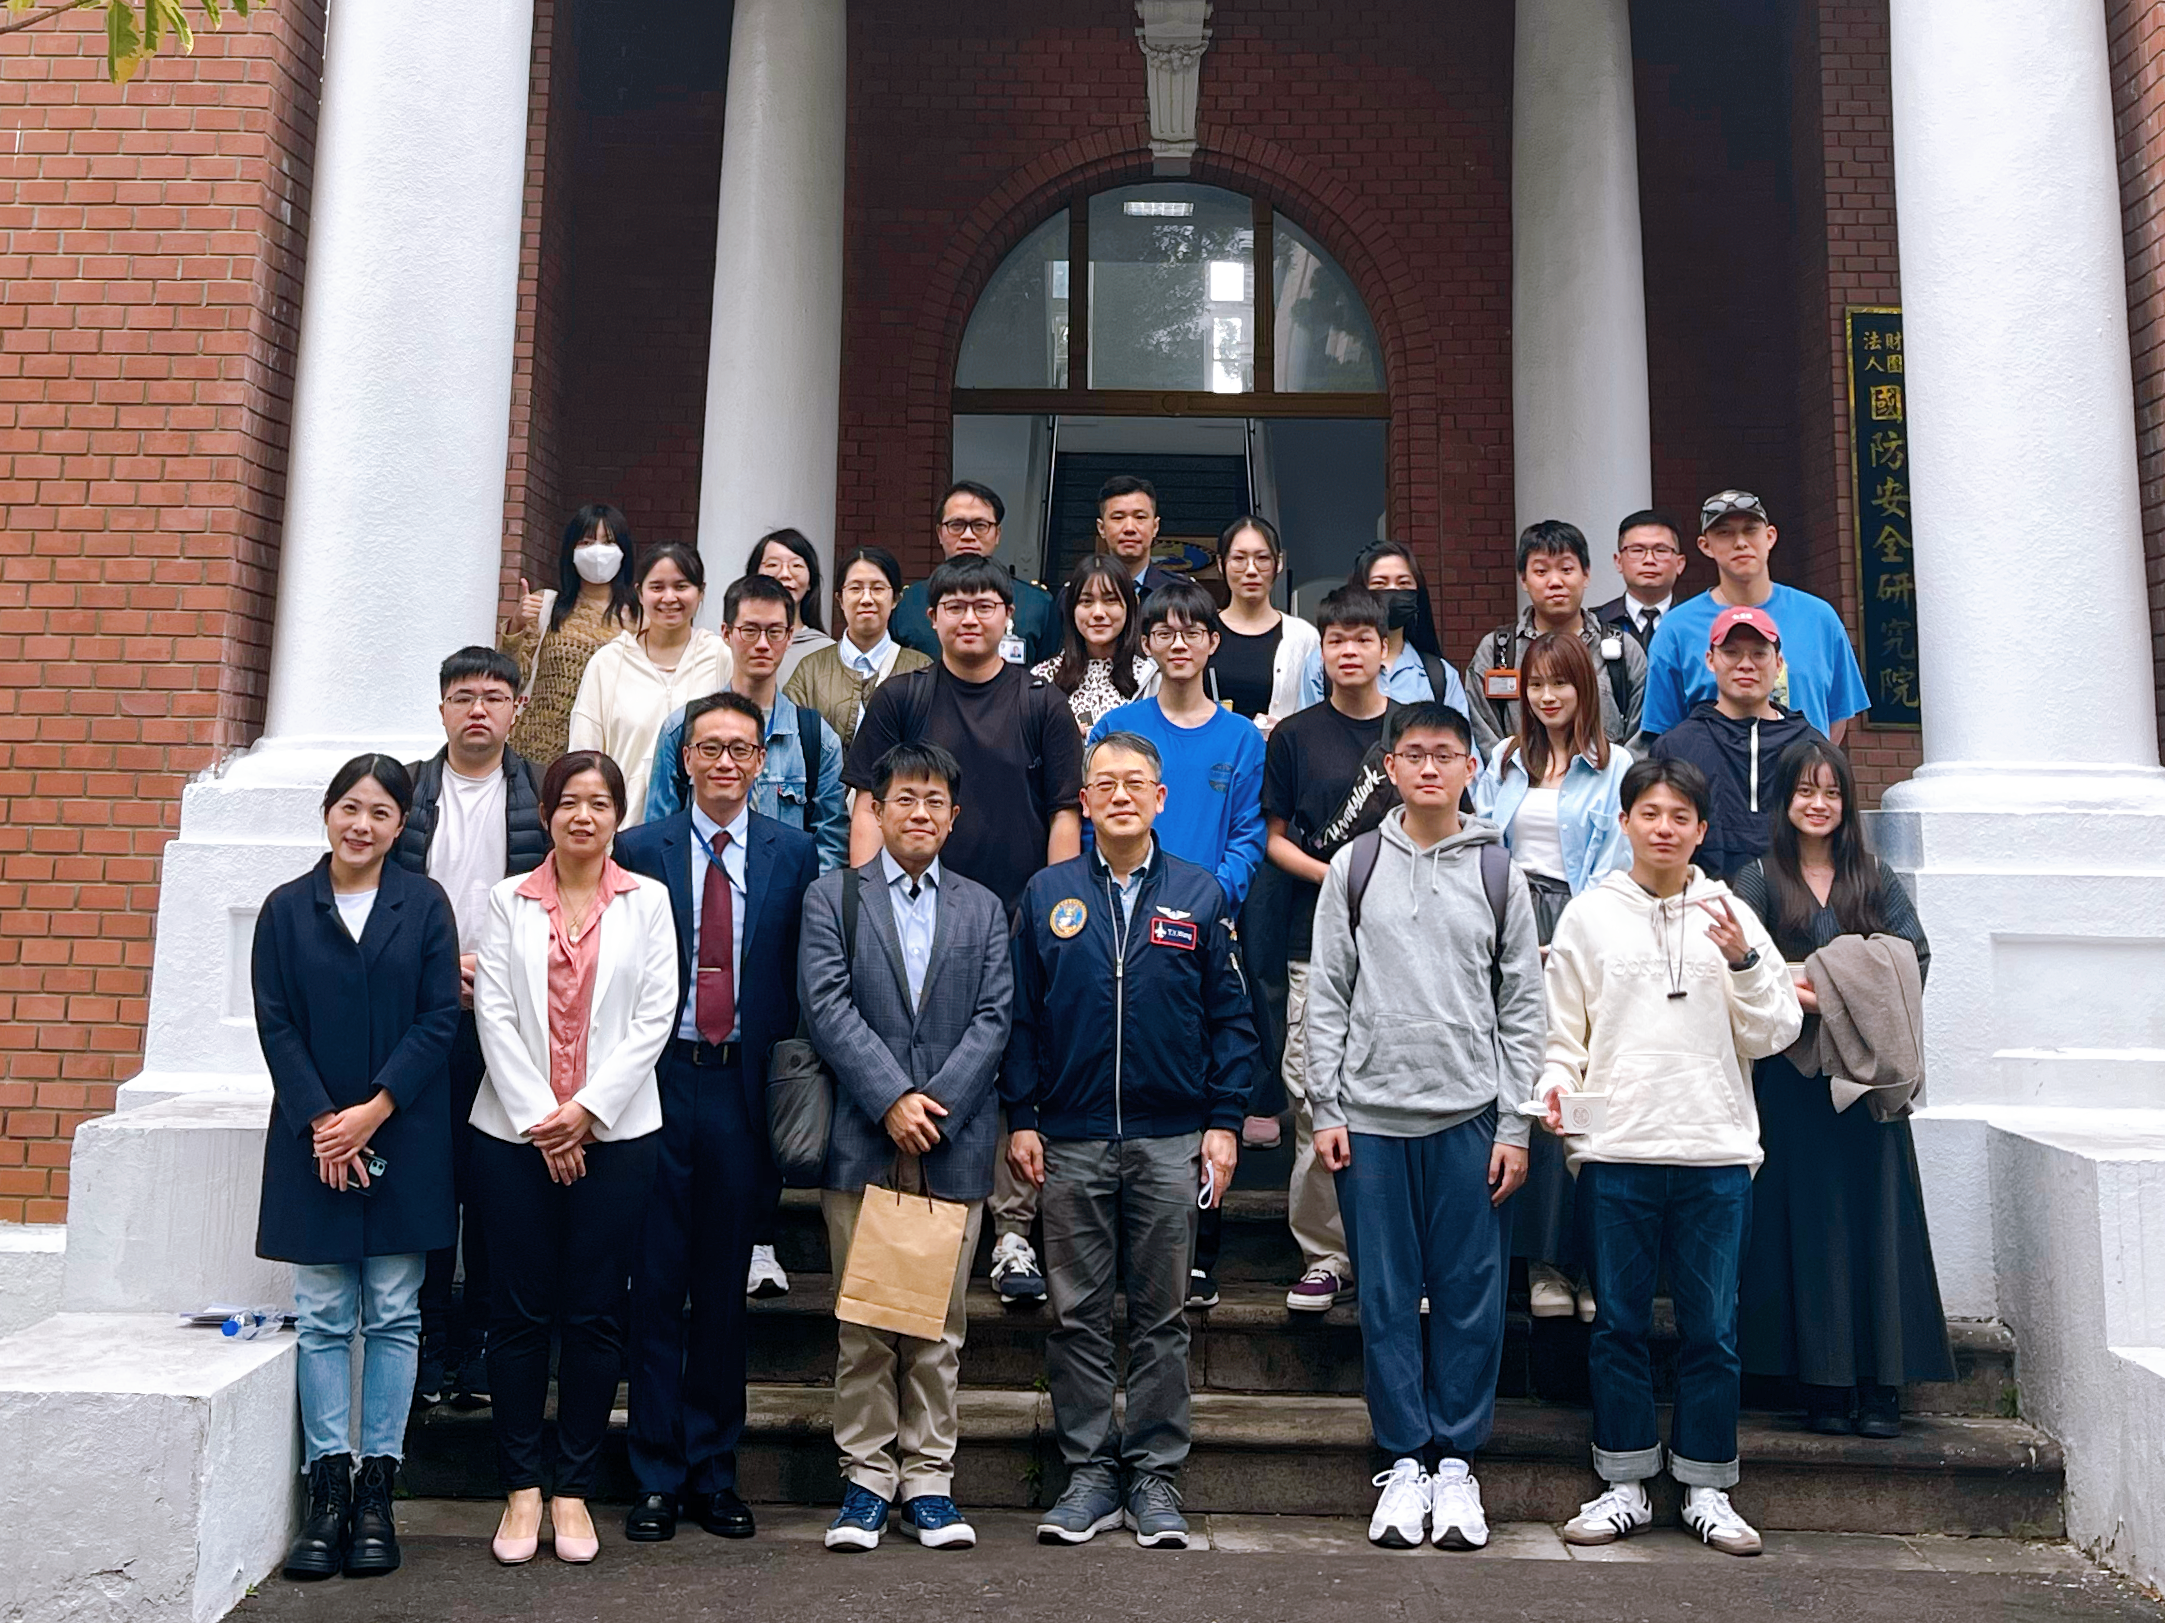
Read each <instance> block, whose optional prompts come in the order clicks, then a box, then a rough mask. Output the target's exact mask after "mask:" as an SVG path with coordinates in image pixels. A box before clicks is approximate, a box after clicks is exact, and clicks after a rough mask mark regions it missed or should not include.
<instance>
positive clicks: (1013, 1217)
mask: <svg viewBox="0 0 2165 1623" xmlns="http://www.w3.org/2000/svg"><path fill="white" fill-rule="evenodd" d="M1037 1197H1038V1187H1037V1185H1036V1184H1034V1183H1031V1182H1030V1181H1029V1180H1027V1179H1025V1178H1018V1177H1016V1176H1015V1174H1014V1172H1013V1171H1012V1170H1011V1169H1010V1168H1009V1166H1008V1164H1007V1112H1006V1111H1005V1110H1002V1111H1001V1112H1000V1136H999V1138H998V1139H997V1140H996V1141H995V1142H994V1144H993V1147H992V1199H990V1200H988V1201H987V1202H985V1209H986V1210H987V1211H989V1212H991V1213H992V1232H993V1233H994V1234H995V1235H1001V1234H1019V1235H1021V1236H1022V1237H1023V1238H1024V1239H1025V1240H1027V1239H1028V1238H1029V1237H1030V1225H1031V1224H1032V1223H1035V1222H1036V1221H1037Z"/></svg>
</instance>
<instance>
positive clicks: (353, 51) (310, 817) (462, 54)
mask: <svg viewBox="0 0 2165 1623" xmlns="http://www.w3.org/2000/svg"><path fill="white" fill-rule="evenodd" d="M532 35H533V5H532V0H460V3H459V4H457V5H452V6H446V5H443V4H440V3H439V0H332V5H331V7H330V13H329V27H328V32H327V34H326V37H325V41H324V61H323V96H322V102H321V112H320V116H319V122H318V126H317V137H316V162H315V189H314V195H313V198H312V202H311V209H310V219H309V236H308V264H307V269H306V273H305V282H304V290H303V295H302V307H301V335H300V354H299V358H298V362H297V374H296V378H295V384H294V411H293V450H292V457H291V462H290V464H289V474H288V480H287V500H286V519H285V525H284V529H283V534H282V538H281V544H280V553H279V578H278V619H277V625H276V629H275V631H274V634H273V639H272V645H271V680H270V702H269V711H268V715H267V717H266V726H265V729H264V736H263V740H262V742H260V743H259V744H257V745H256V747H255V748H254V749H252V750H250V751H249V752H248V753H247V754H246V755H243V756H241V757H240V758H239V759H237V760H235V761H234V762H232V763H231V764H230V765H228V766H227V767H226V769H225V770H223V771H222V772H219V773H217V774H214V775H209V774H207V775H206V776H205V777H204V778H202V779H201V780H199V781H197V782H195V783H193V784H190V785H189V786H188V789H187V790H186V792H185V794H184V796H183V798H182V802H181V824H180V836H179V838H177V839H175V840H174V841H173V842H172V843H170V844H169V845H168V846H167V847H166V849H165V857H164V863H163V869H162V872H161V875H160V880H161V886H162V889H161V894H160V898H159V904H158V936H157V948H156V957H155V960H154V969H153V975H152V981H151V996H150V1019H149V1030H148V1032H147V1034H146V1043H145V1055H144V1071H143V1074H142V1075H141V1076H140V1077H138V1078H137V1079H136V1080H135V1081H134V1082H132V1083H130V1084H129V1086H128V1087H127V1088H126V1089H123V1091H122V1100H123V1103H124V1104H136V1103H141V1102H143V1101H144V1100H145V1099H147V1098H149V1097H152V1096H155V1095H158V1094H162V1093H169V1092H173V1091H177V1090H182V1089H189V1088H199V1087H209V1086H221V1085H224V1086H232V1085H254V1086H261V1085H262V1074H263V1061H262V1056H261V1054H260V1052H259V1051H258V1049H257V1046H256V1039H255V1029H254V1021H253V1018H252V1012H253V1011H252V1008H251V1003H250V998H249V991H248V958H249V940H250V931H251V929H252V928H253V924H254V917H255V910H256V908H257V906H258V904H259V903H260V902H261V901H262V899H263V897H264V895H265V893H267V892H268V891H269V890H271V889H272V888H273V887H274V886H276V885H277V884H279V883H280V882H282V881H284V880H286V879H289V878H291V877H292V876H293V875H295V874H297V873H299V872H301V871H303V870H304V869H305V868H306V867H307V866H308V865H309V864H310V863H312V862H314V861H315V860H316V858H317V856H318V855H319V854H320V853H321V852H322V850H323V823H322V814H321V811H320V809H319V801H320V799H321V796H322V793H323V789H324V785H325V784H326V783H327V782H328V781H329V779H330V776H331V774H332V772H333V771H335V770H336V768H337V766H338V764H339V763H340V762H342V761H344V760H346V759H348V758H350V757H351V756H354V755H357V754H359V753H361V752H362V751H364V750H382V751H384V752H386V753H388V754H391V755H395V756H397V757H398V758H399V759H401V760H413V759H415V758H417V757H420V756H424V755H429V754H433V753H434V752H435V751H436V750H437V749H438V748H439V747H441V745H442V743H443V731H442V727H441V725H440V723H439V722H438V720H437V709H436V666H437V663H438V661H440V660H441V659H442V658H443V656H444V655H445V654H448V653H449V652H451V651H452V650H453V649H454V648H458V647H460V646H462V645H463V644H466V643H473V642H492V641H493V640H494V638H493V635H492V631H493V621H494V618H495V605H496V596H497V574H498V570H499V568H500V566H501V561H502V555H503V510H504V464H505V457H506V454H507V451H508V448H509V440H510V423H511V378H512V342H513V338H514V333H515V321H516V315H517V304H518V279H519V227H520V216H521V211H522V207H523V203H524V195H525V186H526V108H527V79H528V73H529V69H530V64H531V57H532V44H533V40H532Z"/></svg>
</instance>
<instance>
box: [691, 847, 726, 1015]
mask: <svg viewBox="0 0 2165 1623" xmlns="http://www.w3.org/2000/svg"><path fill="white" fill-rule="evenodd" d="M728 844H729V830H727V829H726V828H725V829H723V830H722V831H721V832H720V833H719V834H717V835H715V836H714V846H713V851H712V854H711V855H710V856H709V857H708V859H707V877H706V888H705V890H704V891H703V892H702V894H701V898H700V903H699V985H698V993H697V1001H696V1002H695V1003H694V1004H693V1005H692V1014H693V1017H694V1019H695V1020H696V1021H697V1022H698V1025H699V1035H700V1036H702V1037H704V1038H705V1039H706V1040H707V1041H708V1042H710V1043H722V1042H727V1041H728V1040H729V1033H730V1031H731V1030H732V1029H733V1028H734V1027H735V1025H736V1023H737V978H736V974H735V972H734V971H733V970H732V969H731V967H730V962H729V960H730V946H731V937H733V936H734V935H735V934H736V929H735V920H734V918H733V916H732V913H733V904H732V902H731V900H730V889H729V875H728V874H726V873H724V872H723V871H722V850H723V848H724V847H725V846H727V845H728Z"/></svg>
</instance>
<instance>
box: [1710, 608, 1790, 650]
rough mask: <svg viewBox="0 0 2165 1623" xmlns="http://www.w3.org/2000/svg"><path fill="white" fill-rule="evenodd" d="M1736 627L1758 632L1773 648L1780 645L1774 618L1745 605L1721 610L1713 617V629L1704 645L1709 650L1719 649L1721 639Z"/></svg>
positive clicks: (1761, 610) (1780, 638) (1778, 632)
mask: <svg viewBox="0 0 2165 1623" xmlns="http://www.w3.org/2000/svg"><path fill="white" fill-rule="evenodd" d="M1738 626H1750V627H1751V628H1752V630H1754V631H1756V632H1758V633H1759V635H1760V636H1762V637H1764V638H1766V640H1767V641H1768V642H1770V643H1772V644H1774V646H1775V647H1777V648H1779V647H1781V645H1782V634H1781V631H1780V629H1779V628H1778V627H1777V626H1776V625H1775V624H1774V616H1773V615H1771V614H1769V613H1767V611H1766V610H1765V609H1755V608H1751V607H1748V606H1745V605H1739V606H1738V607H1736V608H1731V609H1723V610H1722V611H1721V613H1719V614H1717V615H1715V616H1714V629H1713V630H1712V631H1711V632H1710V633H1708V635H1707V640H1706V645H1707V646H1708V647H1709V648H1719V647H1720V646H1721V644H1722V639H1723V638H1724V637H1726V636H1728V635H1729V633H1730V632H1732V631H1734V630H1735V629H1736V628H1737V627H1738Z"/></svg>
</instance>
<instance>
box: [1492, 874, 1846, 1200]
mask: <svg viewBox="0 0 2165 1623" xmlns="http://www.w3.org/2000/svg"><path fill="white" fill-rule="evenodd" d="M1729 894H1730V891H1729V887H1728V886H1727V885H1725V884H1723V883H1722V882H1721V881H1720V880H1718V879H1709V878H1707V877H1706V876H1705V875H1703V874H1701V873H1700V872H1699V870H1698V869H1697V868H1694V869H1692V870H1691V875H1690V878H1689V880H1688V882H1687V883H1686V884H1685V886H1684V892H1683V894H1682V895H1681V896H1672V897H1670V898H1669V899H1668V900H1667V901H1664V902H1657V901H1655V899H1654V898H1653V897H1652V896H1650V895H1648V894H1647V893H1646V891H1645V890H1643V889H1641V888H1640V886H1639V884H1638V882H1637V881H1635V880H1634V879H1633V878H1632V877H1631V875H1630V873H1628V872H1618V873H1612V874H1610V875H1609V876H1608V877H1607V878H1605V879H1604V880H1602V882H1601V883H1600V884H1599V885H1597V886H1595V887H1594V888H1593V889H1592V890H1589V891H1587V892H1586V893H1585V894H1583V895H1581V896H1579V897H1578V898H1576V899H1575V900H1574V901H1573V902H1572V904H1571V905H1570V906H1569V907H1567V908H1565V909H1564V914H1563V917H1562V919H1560V920H1559V921H1558V923H1557V926H1556V936H1555V939H1554V940H1553V941H1551V942H1550V943H1549V963H1548V973H1547V982H1548V994H1549V1041H1548V1052H1547V1055H1546V1057H1545V1060H1544V1062H1543V1065H1542V1071H1541V1082H1540V1085H1539V1087H1538V1088H1537V1089H1536V1095H1535V1096H1536V1097H1537V1098H1546V1097H1547V1095H1548V1094H1549V1093H1550V1092H1551V1091H1552V1090H1554V1089H1557V1088H1565V1089H1570V1090H1573V1091H1583V1092H1588V1093H1605V1094H1607V1095H1608V1096H1609V1117H1608V1121H1607V1123H1606V1125H1604V1126H1603V1127H1602V1129H1601V1131H1600V1132H1598V1133H1590V1134H1580V1135H1574V1136H1572V1137H1569V1138H1567V1139H1565V1141H1564V1142H1565V1146H1566V1148H1567V1150H1568V1152H1569V1158H1570V1165H1571V1170H1572V1171H1573V1172H1576V1171H1578V1169H1579V1167H1580V1165H1581V1164H1582V1163H1584V1162H1587V1161H1626V1162H1638V1163H1654V1164H1657V1165H1669V1166H1747V1167H1750V1168H1751V1169H1752V1170H1753V1171H1755V1172H1756V1171H1757V1170H1758V1168H1759V1163H1760V1161H1761V1159H1762V1158H1763V1157H1762V1154H1761V1151H1760V1148H1759V1111H1758V1108H1757V1106H1755V1105H1754V1104H1753V1102H1752V1084H1751V1062H1752V1061H1753V1060H1755V1059H1763V1058H1765V1057H1766V1056H1767V1055H1769V1054H1778V1053H1780V1052H1781V1051H1782V1050H1783V1049H1784V1048H1787V1047H1788V1046H1789V1045H1790V1044H1791V1043H1792V1042H1794V1041H1795V1040H1796V1037H1797V1032H1798V1030H1799V1029H1800V1028H1801V1027H1802V1025H1803V1022H1804V1011H1803V1010H1802V1009H1801V1008H1799V1007H1798V1005H1797V993H1796V988H1795V987H1794V986H1793V985H1791V984H1790V979H1789V972H1788V970H1787V969H1785V968H1784V967H1783V964H1782V955H1781V953H1780V952H1779V951H1778V950H1776V948H1775V945H1774V942H1773V939H1772V938H1771V937H1770V936H1769V935H1768V934H1767V931H1766V926H1765V925H1763V924H1761V923H1760V922H1759V917H1758V915H1757V914H1755V913H1754V912H1753V911H1752V910H1751V909H1750V908H1749V907H1747V906H1745V905H1744V903H1742V902H1740V901H1734V900H1732V901H1731V903H1730V906H1731V908H1732V909H1733V911H1734V912H1735V913H1736V916H1737V922H1738V923H1740V924H1741V925H1742V926H1743V927H1744V938H1745V940H1746V942H1747V943H1749V945H1751V946H1753V947H1756V948H1757V949H1758V950H1759V961H1758V962H1757V963H1756V964H1754V965H1752V967H1751V968H1750V969H1746V970H1733V969H1731V968H1730V967H1729V964H1728V961H1727V960H1726V959H1724V958H1723V957H1722V953H1721V949H1720V948H1719V947H1717V946H1715V945H1714V943H1713V942H1712V941H1711V940H1709V939H1708V938H1707V933H1706V932H1707V925H1708V924H1709V923H1710V922H1711V920H1710V919H1709V918H1708V916H1707V914H1706V913H1705V911H1704V910H1703V909H1701V908H1699V907H1697V906H1696V905H1694V904H1696V903H1698V902H1700V901H1703V900H1710V899H1712V898H1714V897H1717V896H1721V897H1727V896H1729ZM1680 951H1681V963H1682V976H1681V979H1682V982H1683V989H1684V992H1685V996H1683V997H1681V998H1672V997H1670V995H1669V994H1670V992H1671V990H1672V989H1673V988H1674V986H1675V984H1676V982H1677V979H1678V964H1679V953H1680Z"/></svg>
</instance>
